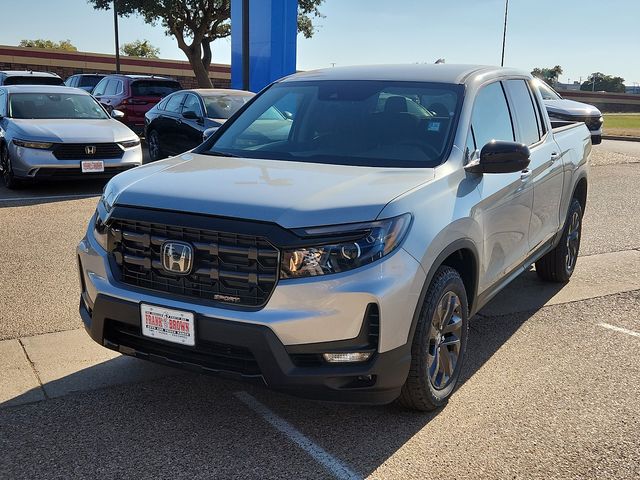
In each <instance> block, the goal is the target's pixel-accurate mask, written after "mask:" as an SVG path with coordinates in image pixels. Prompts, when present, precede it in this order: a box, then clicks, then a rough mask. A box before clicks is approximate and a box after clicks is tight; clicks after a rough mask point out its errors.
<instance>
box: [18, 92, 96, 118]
mask: <svg viewBox="0 0 640 480" xmlns="http://www.w3.org/2000/svg"><path fill="white" fill-rule="evenodd" d="M9 115H10V116H11V117H13V118H32V119H54V118H60V119H94V120H95V119H106V118H109V116H108V115H107V114H106V113H105V111H104V110H103V109H102V107H101V106H100V105H99V104H98V102H96V101H95V100H94V99H93V97H92V96H91V95H78V94H74V93H12V94H11V96H10V97H9Z"/></svg>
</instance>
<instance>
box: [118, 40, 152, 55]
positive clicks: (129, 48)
mask: <svg viewBox="0 0 640 480" xmlns="http://www.w3.org/2000/svg"><path fill="white" fill-rule="evenodd" d="M120 53H122V54H123V55H127V56H129V57H142V58H158V55H159V54H160V49H159V48H156V47H154V46H153V45H151V44H150V43H149V41H148V40H136V41H134V42H131V43H125V44H124V45H122V47H121V48H120Z"/></svg>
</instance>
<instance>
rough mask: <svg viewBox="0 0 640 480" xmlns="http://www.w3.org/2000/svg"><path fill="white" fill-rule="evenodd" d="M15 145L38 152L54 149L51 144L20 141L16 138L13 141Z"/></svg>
mask: <svg viewBox="0 0 640 480" xmlns="http://www.w3.org/2000/svg"><path fill="white" fill-rule="evenodd" d="M13 143H14V145H17V146H18V147H24V148H37V149H38V150H49V149H50V148H51V147H53V143H50V142H31V141H29V140H18V139H16V138H14V139H13Z"/></svg>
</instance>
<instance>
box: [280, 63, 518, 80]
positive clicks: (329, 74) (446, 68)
mask: <svg viewBox="0 0 640 480" xmlns="http://www.w3.org/2000/svg"><path fill="white" fill-rule="evenodd" d="M487 74H489V75H496V76H503V75H528V74H527V73H525V72H523V71H520V70H514V69H511V68H503V67H493V66H488V65H456V64H448V63H441V64H409V65H363V66H352V67H335V68H324V69H321V70H311V71H307V72H300V73H296V74H293V75H290V76H288V77H286V78H285V79H283V80H282V81H284V82H290V81H305V80H383V81H404V82H436V83H453V84H465V83H467V82H468V81H469V80H470V79H472V78H476V77H478V76H480V75H487Z"/></svg>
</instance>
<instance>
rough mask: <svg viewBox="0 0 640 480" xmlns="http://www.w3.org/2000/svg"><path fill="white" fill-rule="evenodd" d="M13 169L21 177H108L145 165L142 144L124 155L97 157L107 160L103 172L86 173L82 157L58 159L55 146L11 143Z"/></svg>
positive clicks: (128, 150) (31, 178)
mask: <svg viewBox="0 0 640 480" xmlns="http://www.w3.org/2000/svg"><path fill="white" fill-rule="evenodd" d="M9 148H10V152H9V153H10V156H11V165H12V167H13V172H14V174H15V175H16V177H18V178H20V179H23V180H25V179H28V180H38V179H53V178H58V177H64V178H73V177H82V178H89V177H91V178H96V177H99V178H108V177H111V176H113V175H115V174H117V173H120V172H122V171H124V170H128V169H130V168H133V167H137V166H139V165H142V147H141V146H140V145H138V146H136V147H132V148H127V149H126V150H125V151H124V153H123V155H122V157H121V158H107V159H103V158H95V159H91V160H102V161H103V162H104V172H103V173H82V169H81V161H82V160H58V159H57V158H56V157H55V156H54V155H53V152H52V151H51V150H38V149H33V148H24V147H18V146H16V145H14V144H13V142H12V143H10V146H9Z"/></svg>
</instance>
